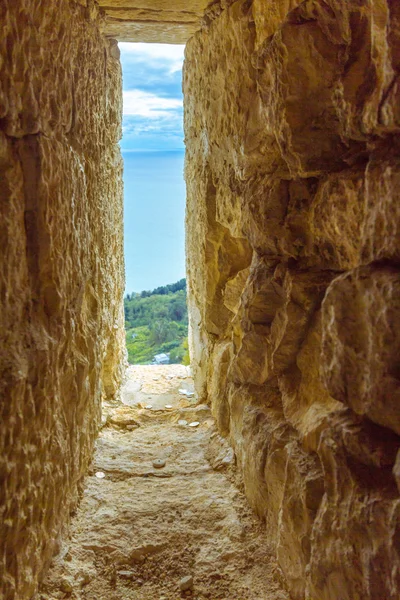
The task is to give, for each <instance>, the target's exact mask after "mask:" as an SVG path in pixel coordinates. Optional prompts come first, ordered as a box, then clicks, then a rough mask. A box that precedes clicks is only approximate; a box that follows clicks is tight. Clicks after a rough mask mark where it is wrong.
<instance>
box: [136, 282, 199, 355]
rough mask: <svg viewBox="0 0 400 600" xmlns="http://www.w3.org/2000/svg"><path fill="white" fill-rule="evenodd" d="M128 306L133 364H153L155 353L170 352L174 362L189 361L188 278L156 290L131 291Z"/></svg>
mask: <svg viewBox="0 0 400 600" xmlns="http://www.w3.org/2000/svg"><path fill="white" fill-rule="evenodd" d="M124 308H125V329H126V345H127V349H128V359H129V362H130V363H132V364H146V363H150V362H151V360H152V358H153V356H154V355H155V354H162V353H168V354H169V356H170V362H175V363H181V362H184V364H188V362H189V356H188V344H187V334H188V314H187V306H186V280H185V279H181V280H180V281H177V282H176V283H173V284H170V285H165V286H161V287H158V288H156V289H155V290H152V291H145V292H141V293H140V294H136V293H133V294H127V295H126V297H125V300H124Z"/></svg>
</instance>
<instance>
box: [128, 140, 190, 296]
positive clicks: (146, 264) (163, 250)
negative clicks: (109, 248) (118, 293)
mask: <svg viewBox="0 0 400 600" xmlns="http://www.w3.org/2000/svg"><path fill="white" fill-rule="evenodd" d="M122 154H123V158H124V188H125V193H124V197H125V269H126V292H127V293H131V292H140V291H142V290H150V289H153V288H155V287H158V286H159V285H166V284H168V283H174V282H175V281H178V280H179V279H182V277H184V276H185V233H184V219H185V182H184V179H183V164H184V150H174V151H168V152H165V151H164V152H157V151H153V152H151V151H149V152H136V151H135V152H129V151H128V152H127V151H123V153H122Z"/></svg>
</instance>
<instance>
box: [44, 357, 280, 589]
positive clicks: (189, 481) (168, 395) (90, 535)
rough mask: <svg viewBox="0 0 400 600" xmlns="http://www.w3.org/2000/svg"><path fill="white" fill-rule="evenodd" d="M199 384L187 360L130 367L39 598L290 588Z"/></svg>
mask: <svg viewBox="0 0 400 600" xmlns="http://www.w3.org/2000/svg"><path fill="white" fill-rule="evenodd" d="M179 389H180V390H186V391H187V393H186V394H184V393H183V392H182V391H181V392H179ZM192 390H193V383H192V381H191V379H190V376H189V374H188V371H187V369H186V368H185V367H183V366H181V365H171V366H162V367H134V368H131V369H130V372H129V379H128V382H127V384H126V385H125V388H124V390H123V401H124V403H125V404H118V405H106V406H105V407H104V427H103V429H102V431H101V435H100V437H99V439H98V442H97V448H96V453H95V458H94V461H93V465H92V468H91V470H90V473H89V475H88V476H87V478H86V482H85V484H86V485H85V490H84V495H83V498H82V501H81V504H80V506H79V509H78V511H77V515H76V516H75V518H74V520H73V523H72V530H71V535H70V539H68V540H66V541H65V542H64V544H63V548H62V551H61V553H60V555H59V557H58V558H57V559H56V560H55V561H54V564H53V565H52V568H51V571H50V573H49V575H48V577H47V579H46V581H45V582H44V585H43V588H42V590H41V592H40V593H39V594H38V596H37V598H38V600H53V599H54V600H55V599H58V598H71V599H88V600H89V599H90V600H103V599H104V600H121V599H126V600H134V599H135V600H136V599H138V600H139V599H140V600H177V599H180V598H186V597H191V598H192V599H193V600H194V599H198V600H200V599H203V598H211V599H212V600H214V599H216V598H223V599H225V600H236V599H239V600H289V596H288V595H287V593H286V592H285V591H283V588H282V586H281V583H280V581H281V577H280V572H279V569H278V568H277V567H276V564H275V562H274V560H273V559H272V558H271V557H270V555H269V553H268V540H267V539H266V536H265V534H264V532H263V527H262V525H261V524H260V523H259V522H258V521H257V520H256V519H255V518H254V517H253V516H252V514H251V512H250V510H249V509H248V507H247V504H246V501H245V499H244V497H243V495H242V494H241V493H240V491H239V490H238V489H237V488H236V486H235V485H234V483H233V481H234V456H233V452H232V450H231V449H230V448H229V446H228V445H227V444H226V443H225V442H224V440H222V439H221V438H220V437H219V435H218V434H217V433H216V432H215V429H214V424H213V420H212V418H211V415H210V411H209V409H208V407H207V406H204V405H203V406H201V405H200V406H199V405H196V400H195V398H194V397H193V396H192ZM165 405H167V406H171V408H168V407H166V406H165ZM146 406H147V407H148V408H146ZM150 406H151V408H150ZM193 422H198V423H199V425H197V426H193V427H192V426H190V424H191V423H193ZM154 461H156V462H154ZM157 461H158V462H159V463H161V465H162V464H163V462H164V461H165V466H163V467H161V468H160V465H159V464H158V462H157ZM153 463H154V464H153ZM185 577H186V578H187V581H186V587H188V588H189V589H188V590H186V591H181V589H180V583H181V585H182V587H185V585H184V584H183V582H182V579H183V578H185ZM190 578H193V583H192V582H191V579H190Z"/></svg>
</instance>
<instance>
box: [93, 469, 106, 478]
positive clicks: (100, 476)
mask: <svg viewBox="0 0 400 600" xmlns="http://www.w3.org/2000/svg"><path fill="white" fill-rule="evenodd" d="M95 475H96V477H97V479H104V477H105V476H106V474H105V473H103V471H97V473H96V474H95Z"/></svg>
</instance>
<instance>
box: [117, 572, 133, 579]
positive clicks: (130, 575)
mask: <svg viewBox="0 0 400 600" xmlns="http://www.w3.org/2000/svg"><path fill="white" fill-rule="evenodd" d="M117 573H118V575H119V576H120V577H123V579H133V578H134V577H135V572H134V571H117Z"/></svg>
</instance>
